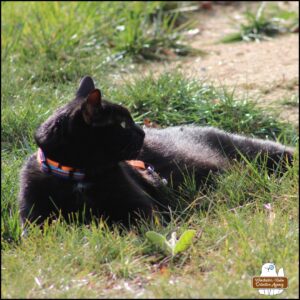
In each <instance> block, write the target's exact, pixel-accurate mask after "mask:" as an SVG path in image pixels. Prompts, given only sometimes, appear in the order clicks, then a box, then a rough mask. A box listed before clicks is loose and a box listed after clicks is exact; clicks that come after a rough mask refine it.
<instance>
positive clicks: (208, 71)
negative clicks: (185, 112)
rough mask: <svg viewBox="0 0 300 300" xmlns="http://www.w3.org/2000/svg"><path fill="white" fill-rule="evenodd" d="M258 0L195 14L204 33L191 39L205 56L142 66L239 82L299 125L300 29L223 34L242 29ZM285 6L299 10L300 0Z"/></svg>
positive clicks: (260, 101)
mask: <svg viewBox="0 0 300 300" xmlns="http://www.w3.org/2000/svg"><path fill="white" fill-rule="evenodd" d="M257 5H258V3H257V2H256V3H253V2H252V3H251V2H250V3H249V2H248V3H247V2H240V3H238V5H237V4H231V5H212V9H210V10H207V11H203V10H202V11H200V12H198V13H197V14H196V15H195V19H196V20H197V22H198V25H197V28H198V29H199V33H198V34H197V35H194V36H192V37H190V38H189V44H190V45H191V46H192V47H194V48H195V49H199V50H203V51H205V52H206V53H207V54H206V55H204V56H200V55H199V56H196V57H188V58H181V59H174V60H172V61H168V62H164V63H161V64H158V63H151V64H149V65H147V66H143V67H141V68H142V70H140V71H143V73H147V72H152V73H156V74H157V73H160V72H162V71H165V70H174V69H177V70H181V71H182V72H184V73H185V74H187V75H188V76H192V77H195V78H198V79H200V80H205V81H209V82H212V83H214V84H215V85H220V86H226V87H229V88H235V90H236V93H237V94H239V95H248V98H250V99H253V100H256V101H258V105H262V106H263V107H268V109H273V110H275V111H277V112H278V113H279V116H280V117H281V118H282V119H284V120H286V121H289V122H292V123H293V124H295V125H296V126H298V116H299V104H298V99H299V92H298V87H299V34H298V33H289V34H284V35H281V36H277V37H274V38H272V39H269V40H266V41H261V42H259V43H258V42H236V43H229V44H224V43H220V42H219V41H220V39H221V38H222V37H224V36H225V35H227V34H229V33H233V32H237V25H238V24H239V23H240V22H241V20H242V19H243V12H245V10H246V9H247V8H250V9H251V8H252V9H255V7H257ZM279 5H284V6H285V9H290V10H298V6H299V3H298V2H286V1H281V2H280V4H279Z"/></svg>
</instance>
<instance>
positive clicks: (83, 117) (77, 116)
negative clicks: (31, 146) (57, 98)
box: [35, 76, 145, 168]
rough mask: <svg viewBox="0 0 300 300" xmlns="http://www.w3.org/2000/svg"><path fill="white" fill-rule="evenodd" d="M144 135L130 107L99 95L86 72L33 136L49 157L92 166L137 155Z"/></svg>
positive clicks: (62, 162) (84, 166)
mask: <svg viewBox="0 0 300 300" xmlns="http://www.w3.org/2000/svg"><path fill="white" fill-rule="evenodd" d="M144 136H145V134H144V131H143V130H142V129H141V128H140V127H139V126H138V125H137V124H135V123H134V121H133V119H132V117H131V115H130V113H129V111H128V110H127V109H126V108H125V107H123V106H121V105H118V104H113V103H111V102H108V101H106V100H104V99H102V95H101V91H100V90H99V89H95V86H94V82H93V79H92V78H91V77H89V76H86V77H84V78H83V79H82V80H81V82H80V85H79V88H78V90H77V92H76V98H75V99H74V100H72V101H71V102H69V103H68V104H66V105H65V106H63V107H61V108H60V109H58V110H57V111H56V112H55V113H54V114H53V115H52V116H51V117H50V118H48V120H46V121H45V122H44V123H43V124H42V125H41V126H40V127H39V128H38V130H37V132H36V134H35V140H36V143H37V144H38V146H39V147H40V148H41V149H42V150H43V151H44V153H45V155H46V157H48V158H50V159H52V160H55V161H58V162H60V163H61V164H63V165H69V166H72V167H77V168H92V167H93V166H94V167H101V166H109V165H112V164H115V163H117V162H119V161H122V160H129V159H134V158H136V157H137V155H138V153H139V151H140V149H141V147H142V145H143V141H144Z"/></svg>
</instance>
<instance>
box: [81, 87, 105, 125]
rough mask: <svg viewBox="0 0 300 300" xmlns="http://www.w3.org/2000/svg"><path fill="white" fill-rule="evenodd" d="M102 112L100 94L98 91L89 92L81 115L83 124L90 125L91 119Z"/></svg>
mask: <svg viewBox="0 0 300 300" xmlns="http://www.w3.org/2000/svg"><path fill="white" fill-rule="evenodd" d="M101 111H102V106H101V92H100V90H98V89H94V90H93V91H91V92H90V93H89V95H88V97H87V99H86V101H85V103H84V104H83V107H82V114H83V118H84V120H85V122H86V123H87V124H91V123H92V122H93V119H95V117H96V116H97V115H99V114H100V113H101Z"/></svg>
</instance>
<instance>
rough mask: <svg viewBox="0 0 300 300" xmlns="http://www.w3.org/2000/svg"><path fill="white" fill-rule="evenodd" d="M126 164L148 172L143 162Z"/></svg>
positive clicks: (128, 161)
mask: <svg viewBox="0 0 300 300" xmlns="http://www.w3.org/2000/svg"><path fill="white" fill-rule="evenodd" d="M126 163H128V164H129V165H130V166H132V167H134V168H136V169H141V170H146V165H145V163H144V162H143V161H141V160H126Z"/></svg>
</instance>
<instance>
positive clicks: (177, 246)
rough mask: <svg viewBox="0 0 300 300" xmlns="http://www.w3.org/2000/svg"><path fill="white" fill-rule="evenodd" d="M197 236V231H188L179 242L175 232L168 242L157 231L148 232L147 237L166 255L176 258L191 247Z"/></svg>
mask: <svg viewBox="0 0 300 300" xmlns="http://www.w3.org/2000/svg"><path fill="white" fill-rule="evenodd" d="M195 234H196V231H195V230H191V229H190V230H186V231H185V232H184V233H183V234H182V235H181V237H180V238H179V239H178V240H177V238H176V232H173V233H172V234H171V238H170V239H169V240H167V239H166V237H165V236H163V235H161V234H159V233H157V232H155V231H148V232H146V237H147V238H148V239H149V240H150V241H151V243H153V244H154V245H155V246H157V247H158V248H159V249H160V250H162V251H163V252H164V253H165V254H166V255H170V256H172V257H174V256H175V255H177V254H178V253H181V252H184V251H185V250H186V249H187V248H189V247H190V245H191V244H192V240H193V237H194V236H195Z"/></svg>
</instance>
